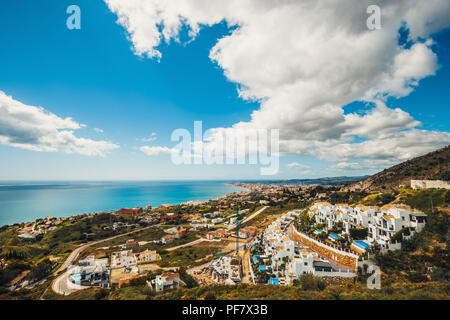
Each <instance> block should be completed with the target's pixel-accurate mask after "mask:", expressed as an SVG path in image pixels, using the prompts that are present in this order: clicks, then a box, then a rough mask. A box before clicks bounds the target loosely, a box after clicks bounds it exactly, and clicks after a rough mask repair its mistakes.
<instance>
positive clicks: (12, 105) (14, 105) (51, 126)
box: [0, 91, 119, 157]
mask: <svg viewBox="0 0 450 320" xmlns="http://www.w3.org/2000/svg"><path fill="white" fill-rule="evenodd" d="M82 127H85V125H83V124H79V123H77V122H75V121H74V120H73V119H72V118H60V117H58V116H57V115H55V114H53V113H50V112H48V111H46V110H45V109H44V108H42V107H35V106H29V105H25V104H23V103H21V102H20V101H17V100H14V99H13V98H12V97H10V96H7V95H6V94H5V93H4V92H2V91H0V143H1V144H5V145H9V146H12V147H17V148H21V149H26V150H33V151H46V152H57V151H62V152H65V153H78V154H81V155H86V156H101V157H103V156H105V155H106V154H107V153H108V152H110V151H112V150H114V149H117V148H119V145H117V144H114V143H111V142H107V141H96V140H91V139H86V138H79V137H76V136H75V134H74V132H75V130H78V129H80V128H82Z"/></svg>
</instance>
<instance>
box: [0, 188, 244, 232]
mask: <svg viewBox="0 0 450 320" xmlns="http://www.w3.org/2000/svg"><path fill="white" fill-rule="evenodd" d="M183 182H184V181H176V183H180V184H182V183H183ZM198 182H199V183H202V182H209V183H217V184H219V185H221V184H225V185H228V186H232V187H233V188H236V189H239V190H235V191H233V192H227V193H225V194H223V195H220V196H216V197H215V196H213V195H211V196H210V197H209V198H208V199H205V200H196V199H195V198H190V199H189V200H187V201H186V200H182V201H181V200H180V201H176V202H171V203H170V204H171V205H173V206H177V205H183V204H185V203H189V202H203V203H204V202H208V201H217V200H219V199H222V198H225V197H227V196H229V195H231V194H233V193H235V192H242V191H248V189H246V188H243V187H240V186H235V185H233V184H232V183H230V182H226V181H198ZM58 183H59V184H60V185H62V186H65V185H70V183H71V182H63V181H61V182H58ZM87 183H90V182H88V181H80V182H76V184H79V185H84V184H87ZM102 183H105V184H107V183H117V182H115V181H114V182H109V181H105V182H102ZM185 183H193V182H192V181H189V182H185ZM36 185H37V186H45V185H46V182H45V181H42V182H34V183H33V184H32V186H36ZM2 186H7V187H12V188H17V186H19V185H15V184H8V185H2ZM20 186H28V187H29V186H30V184H29V183H24V184H23V185H20ZM159 202H163V201H159ZM148 204H149V205H151V203H148ZM162 205H163V203H161V204H159V205H158V206H155V207H153V208H161V206H162ZM139 206H142V205H139V204H133V205H129V206H128V207H139ZM125 207H126V206H125ZM125 207H124V208H125ZM120 209H121V208H117V209H116V210H110V209H99V210H96V211H91V212H89V213H87V212H86V211H85V212H83V211H82V210H80V212H78V213H72V214H60V215H52V214H51V213H50V214H46V215H40V216H39V217H37V218H35V219H34V220H33V219H30V220H21V221H20V222H14V223H3V222H1V223H0V228H2V227H5V226H14V225H21V224H28V223H32V222H35V221H37V220H40V219H45V218H46V217H49V216H55V217H56V218H58V219H59V218H66V219H69V218H73V217H78V216H80V215H87V216H91V215H96V214H101V213H112V212H115V211H117V210H120ZM0 220H1V213H0Z"/></svg>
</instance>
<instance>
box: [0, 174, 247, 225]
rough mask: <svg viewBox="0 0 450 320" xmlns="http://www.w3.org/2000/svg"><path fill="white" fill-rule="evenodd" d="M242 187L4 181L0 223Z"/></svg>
mask: <svg viewBox="0 0 450 320" xmlns="http://www.w3.org/2000/svg"><path fill="white" fill-rule="evenodd" d="M242 190H244V189H243V188H240V187H236V186H233V185H230V184H227V183H226V182H225V181H82V182H81V181H64V182H61V181H58V182H55V181H53V182H52V181H32V182H24V181H21V182H8V181H3V182H0V226H3V225H12V224H15V223H22V222H31V221H35V220H36V219H39V218H45V217H47V216H54V217H57V218H59V217H68V216H72V215H77V214H82V213H94V212H101V211H114V210H118V209H120V208H132V207H145V206H147V205H151V206H152V207H158V206H160V205H161V204H180V203H182V202H186V201H205V200H210V199H216V198H219V197H221V196H224V195H226V194H228V193H232V192H236V191H242Z"/></svg>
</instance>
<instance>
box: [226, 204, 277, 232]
mask: <svg viewBox="0 0 450 320" xmlns="http://www.w3.org/2000/svg"><path fill="white" fill-rule="evenodd" d="M267 208H268V207H263V208H261V209H259V210H258V211H256V212H255V213H253V214H252V215H251V216H249V217H247V218H245V219H244V220H242V221H241V222H240V223H239V224H243V223H246V222H248V221H250V220H252V219H253V218H255V217H256V216H258V214H260V213H261V212H263V211H264V210H266V209H267ZM233 228H236V225H235V224H232V225H229V226H228V227H227V230H231V229H233Z"/></svg>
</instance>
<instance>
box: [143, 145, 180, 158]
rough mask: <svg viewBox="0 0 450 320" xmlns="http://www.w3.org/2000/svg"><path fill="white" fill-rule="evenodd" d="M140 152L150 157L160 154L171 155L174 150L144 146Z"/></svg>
mask: <svg viewBox="0 0 450 320" xmlns="http://www.w3.org/2000/svg"><path fill="white" fill-rule="evenodd" d="M140 150H141V151H142V152H143V153H145V154H146V155H148V156H159V155H160V154H170V153H171V152H172V149H170V148H167V147H160V146H155V147H149V146H143V147H141V148H140Z"/></svg>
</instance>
